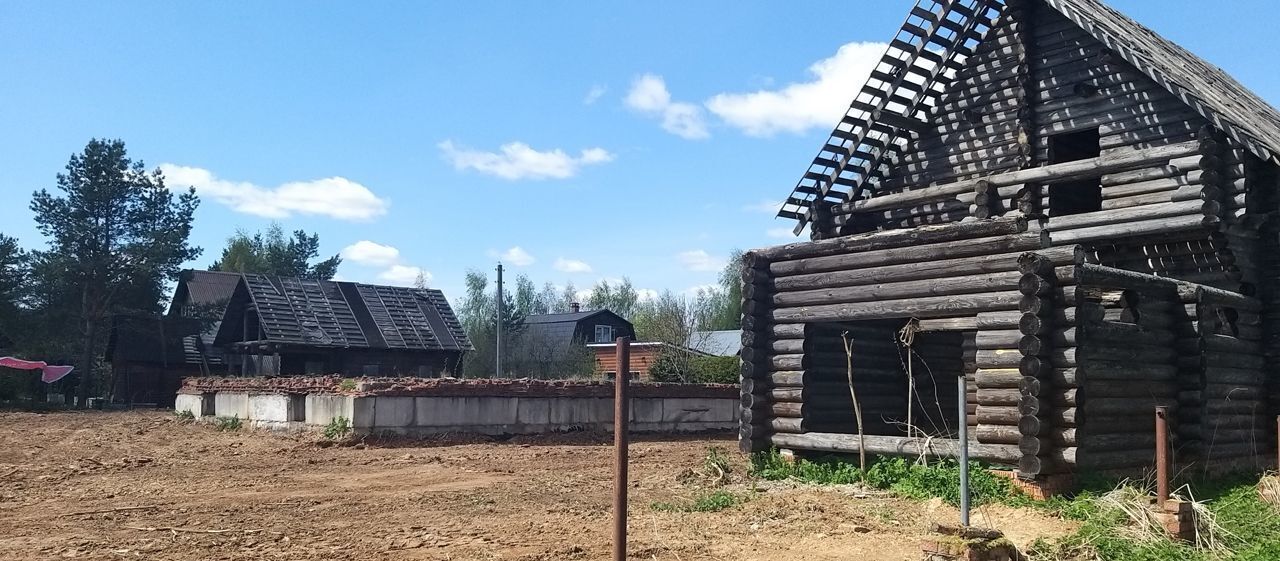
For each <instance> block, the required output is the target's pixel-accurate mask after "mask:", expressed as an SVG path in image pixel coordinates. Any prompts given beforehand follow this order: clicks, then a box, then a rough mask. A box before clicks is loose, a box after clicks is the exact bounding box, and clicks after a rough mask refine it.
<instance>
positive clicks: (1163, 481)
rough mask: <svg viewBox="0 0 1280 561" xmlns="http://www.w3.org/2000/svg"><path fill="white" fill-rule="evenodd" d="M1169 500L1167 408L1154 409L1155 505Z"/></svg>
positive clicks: (1161, 504) (1162, 505)
mask: <svg viewBox="0 0 1280 561" xmlns="http://www.w3.org/2000/svg"><path fill="white" fill-rule="evenodd" d="M1168 500H1169V408H1168V407H1156V505H1158V506H1160V507H1161V508H1164V503H1165V502H1166V501H1168Z"/></svg>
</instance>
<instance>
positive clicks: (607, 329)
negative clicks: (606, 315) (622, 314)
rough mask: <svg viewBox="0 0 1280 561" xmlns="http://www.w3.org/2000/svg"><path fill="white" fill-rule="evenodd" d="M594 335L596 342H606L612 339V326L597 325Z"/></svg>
mask: <svg viewBox="0 0 1280 561" xmlns="http://www.w3.org/2000/svg"><path fill="white" fill-rule="evenodd" d="M595 335H596V337H595V342H596V343H608V342H610V341H612V340H613V326H611V325H597V326H596V333H595Z"/></svg>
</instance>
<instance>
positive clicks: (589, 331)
mask: <svg viewBox="0 0 1280 561" xmlns="http://www.w3.org/2000/svg"><path fill="white" fill-rule="evenodd" d="M635 336H636V331H635V327H633V326H632V325H631V322H630V321H627V320H626V319H625V318H623V317H622V316H619V315H618V314H615V313H613V312H612V311H609V310H590V311H585V312H584V311H582V310H581V309H580V308H579V307H578V304H576V303H575V304H572V307H571V311H570V312H568V313H559V314H537V315H531V316H528V317H526V318H525V320H524V326H523V328H522V329H521V331H520V333H519V334H518V335H517V336H516V337H515V341H514V342H513V344H514V347H513V352H512V353H511V354H510V355H509V358H508V359H507V361H506V364H507V366H508V367H509V368H510V369H511V372H512V373H515V374H519V375H522V376H530V377H534V378H558V377H563V376H567V375H571V374H585V373H588V372H583V370H585V369H587V368H589V369H590V370H589V371H598V370H599V369H598V368H597V366H598V364H596V362H595V358H594V357H595V352H594V351H592V350H590V349H588V348H587V345H589V344H594V343H613V342H614V340H615V339H617V338H618V337H631V338H633V339H634V338H635Z"/></svg>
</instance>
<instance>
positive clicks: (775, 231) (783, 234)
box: [765, 226, 796, 240]
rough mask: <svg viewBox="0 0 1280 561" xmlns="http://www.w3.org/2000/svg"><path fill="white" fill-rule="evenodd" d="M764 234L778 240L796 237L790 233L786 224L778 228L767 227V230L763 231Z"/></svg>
mask: <svg viewBox="0 0 1280 561" xmlns="http://www.w3.org/2000/svg"><path fill="white" fill-rule="evenodd" d="M765 235H766V236H769V237H771V238H777V239H780V240H786V239H791V238H794V237H796V235H795V234H794V233H792V231H791V228H788V227H786V226H782V227H778V228H769V229H768V230H766V231H765Z"/></svg>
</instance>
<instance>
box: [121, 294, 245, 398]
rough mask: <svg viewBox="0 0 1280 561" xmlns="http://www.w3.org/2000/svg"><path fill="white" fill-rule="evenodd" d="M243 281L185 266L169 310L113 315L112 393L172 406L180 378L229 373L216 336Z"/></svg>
mask: <svg viewBox="0 0 1280 561" xmlns="http://www.w3.org/2000/svg"><path fill="white" fill-rule="evenodd" d="M239 280H240V275H239V274H238V273H224V272H218V271H196V270H187V271H183V272H182V273H181V274H179V275H178V284H177V287H176V288H175V290H174V294H173V300H172V301H171V302H170V305H169V312H168V314H166V315H163V316H157V315H145V314H143V315H139V314H117V315H115V316H113V317H112V318H111V333H110V335H109V336H108V339H107V348H106V355H105V358H106V361H107V362H109V363H110V364H111V380H112V391H111V395H112V398H113V399H114V400H115V401H118V402H122V403H129V404H138V403H154V404H156V405H161V406H168V405H172V404H173V400H174V396H175V395H177V392H178V387H179V386H181V384H182V378H184V377H186V376H208V375H210V374H215V375H216V374H223V373H225V372H226V364H225V363H224V362H223V360H222V358H223V356H222V355H223V353H222V349H221V348H219V347H216V346H214V345H213V338H214V335H216V334H217V333H218V325H219V324H220V323H221V320H222V315H223V314H224V313H225V312H226V305H227V301H228V300H229V299H230V298H231V293H232V291H233V290H235V287H236V283H237V282H239Z"/></svg>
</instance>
